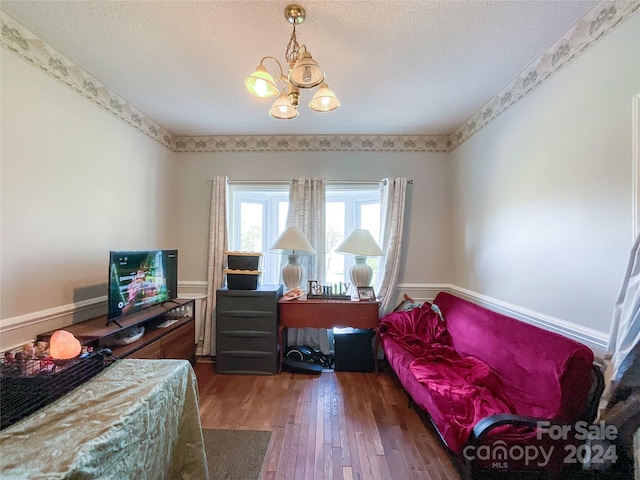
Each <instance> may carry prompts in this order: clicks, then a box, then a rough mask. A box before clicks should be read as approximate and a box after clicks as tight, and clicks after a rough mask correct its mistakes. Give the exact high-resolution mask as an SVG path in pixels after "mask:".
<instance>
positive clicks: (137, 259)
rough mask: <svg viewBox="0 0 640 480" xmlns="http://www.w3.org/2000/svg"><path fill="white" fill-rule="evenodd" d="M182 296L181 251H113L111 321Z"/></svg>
mask: <svg viewBox="0 0 640 480" xmlns="http://www.w3.org/2000/svg"><path fill="white" fill-rule="evenodd" d="M177 296H178V251H177V250H140V251H111V252H109V295H108V298H109V311H108V313H107V321H109V322H111V321H116V322H117V319H118V318H120V317H123V316H125V315H129V314H131V313H134V312H138V311H140V310H143V309H145V308H149V307H151V306H153V305H157V304H160V303H164V302H167V301H170V300H173V299H174V298H177Z"/></svg>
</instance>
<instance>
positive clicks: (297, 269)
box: [282, 255, 302, 290]
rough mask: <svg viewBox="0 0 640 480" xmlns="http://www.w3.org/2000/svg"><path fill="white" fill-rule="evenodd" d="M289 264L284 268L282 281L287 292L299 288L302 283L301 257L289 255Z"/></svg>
mask: <svg viewBox="0 0 640 480" xmlns="http://www.w3.org/2000/svg"><path fill="white" fill-rule="evenodd" d="M287 258H288V259H289V263H285V264H284V265H283V266H282V281H283V283H284V286H285V287H286V288H287V290H291V289H292V288H295V287H299V286H300V282H301V281H302V265H300V263H299V260H300V256H299V255H287Z"/></svg>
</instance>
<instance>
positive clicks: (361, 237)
mask: <svg viewBox="0 0 640 480" xmlns="http://www.w3.org/2000/svg"><path fill="white" fill-rule="evenodd" d="M335 251H336V253H352V254H354V255H355V261H356V263H355V264H354V265H353V266H352V267H351V270H350V272H349V273H350V276H351V283H352V284H353V286H354V287H356V288H357V287H368V286H369V284H370V283H371V279H372V278H373V269H372V268H371V266H369V265H367V257H380V256H382V255H383V253H382V250H380V247H379V246H378V244H377V243H376V241H375V240H374V239H373V237H372V236H371V233H370V232H369V230H364V229H362V228H356V229H354V230H353V231H352V232H351V233H350V234H349V235H347V238H345V239H344V240H343V241H342V243H341V244H340V245H338V246H337V247H336V250H335Z"/></svg>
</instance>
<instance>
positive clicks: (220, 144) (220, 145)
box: [171, 135, 448, 152]
mask: <svg viewBox="0 0 640 480" xmlns="http://www.w3.org/2000/svg"><path fill="white" fill-rule="evenodd" d="M173 140H174V143H173V144H172V146H171V149H172V150H173V151H174V152H446V151H447V142H448V136H446V135H439V136H436V135H434V136H429V135H425V136H411V135H407V136H400V135H309V136H305V135H295V136H294V135H292V136H286V135H255V136H226V137H225V136H219V135H215V136H210V137H174V139H173Z"/></svg>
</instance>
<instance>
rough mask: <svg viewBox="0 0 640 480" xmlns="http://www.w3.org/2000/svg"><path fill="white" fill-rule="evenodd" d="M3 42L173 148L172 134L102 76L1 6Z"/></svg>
mask: <svg viewBox="0 0 640 480" xmlns="http://www.w3.org/2000/svg"><path fill="white" fill-rule="evenodd" d="M0 22H1V23H2V30H0V45H2V46H3V47H4V48H6V49H7V50H9V51H11V52H13V53H15V54H17V55H18V56H20V57H21V58H22V59H23V60H25V61H26V62H27V63H30V64H31V65H33V66H34V67H37V68H39V69H40V70H41V71H42V72H44V73H46V74H48V75H49V76H50V77H52V78H54V79H56V80H58V81H59V82H61V83H62V84H64V85H65V86H67V87H69V88H70V89H71V90H73V91H75V92H76V93H78V94H80V95H82V96H83V97H84V98H86V99H87V100H89V101H91V102H93V103H95V104H96V105H98V106H100V107H102V108H104V109H105V110H107V111H109V112H111V113H112V114H114V115H115V116H116V117H118V118H119V119H120V120H123V121H125V122H126V123H128V124H129V125H131V126H132V127H133V128H135V129H136V130H139V131H141V132H143V133H145V134H147V135H149V136H150V137H151V138H153V139H154V140H156V141H157V142H159V143H160V144H162V145H164V146H165V147H167V148H170V146H171V142H172V139H173V134H172V133H171V132H170V131H168V130H167V129H165V128H164V127H162V126H161V125H159V124H158V123H156V122H154V121H153V120H152V119H150V118H149V117H147V116H146V115H145V114H144V113H142V112H141V111H140V110H138V109H137V108H135V107H134V106H133V105H131V104H130V103H129V102H127V101H126V100H125V99H123V98H122V97H120V96H118V95H117V94H116V93H115V92H113V91H112V90H110V89H109V88H108V87H107V86H106V85H104V84H102V83H101V82H100V81H99V80H97V79H96V78H94V77H92V76H91V75H89V74H88V73H87V72H85V71H84V70H82V69H81V68H80V67H78V66H77V65H74V64H73V63H72V62H71V61H70V60H69V59H67V58H66V57H65V56H64V55H61V54H60V53H59V52H58V51H57V50H55V49H54V48H52V47H50V46H49V45H47V44H46V43H45V42H43V41H42V40H41V39H40V38H38V37H37V36H36V35H35V34H33V33H32V32H31V31H29V30H28V29H27V28H25V27H24V26H23V25H21V24H20V23H18V22H17V21H16V20H14V19H13V18H12V17H11V16H9V15H8V14H7V13H5V12H4V11H2V10H0Z"/></svg>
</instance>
